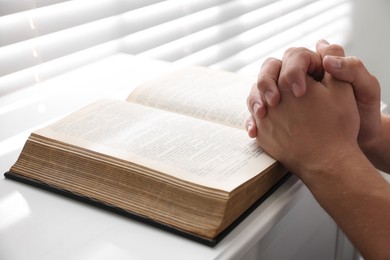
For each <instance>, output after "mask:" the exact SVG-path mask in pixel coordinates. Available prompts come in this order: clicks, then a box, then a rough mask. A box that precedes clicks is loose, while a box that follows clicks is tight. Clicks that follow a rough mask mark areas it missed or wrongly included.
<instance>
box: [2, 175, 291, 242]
mask: <svg viewBox="0 0 390 260" xmlns="http://www.w3.org/2000/svg"><path fill="white" fill-rule="evenodd" d="M4 176H5V177H6V178H9V179H12V180H16V181H19V182H22V183H26V184H29V185H32V186H35V187H38V188H41V189H44V190H47V191H50V192H54V193H57V194H60V195H63V196H66V197H68V198H72V199H76V200H78V201H81V202H83V203H88V204H90V205H93V206H96V207H98V208H101V209H104V210H109V211H111V212H114V213H117V214H119V215H122V216H125V217H130V218H131V219H134V220H136V221H140V222H142V223H146V224H149V225H152V226H154V227H157V228H160V229H162V230H166V231H169V232H172V233H174V234H177V235H180V236H182V237H185V238H188V239H191V240H193V241H196V242H199V243H201V244H204V245H207V246H210V247H213V246H215V245H217V244H218V242H220V241H221V240H222V239H223V238H224V237H225V236H227V235H228V234H229V233H230V232H231V231H232V230H233V229H234V228H235V227H236V226H237V225H238V224H240V223H241V222H242V221H243V220H244V219H245V217H247V216H248V215H249V214H250V213H251V212H253V210H255V209H256V208H257V207H258V206H259V205H260V204H261V203H262V202H263V201H264V200H265V199H266V198H267V197H269V196H270V195H271V194H272V193H273V192H274V191H275V190H276V189H277V188H278V187H279V186H280V185H281V184H282V183H284V182H285V181H286V179H287V178H288V177H289V176H291V173H288V174H286V175H285V176H284V177H283V178H282V179H281V180H280V181H278V182H277V183H276V184H275V185H274V186H273V187H272V188H271V189H270V190H269V191H267V192H266V193H265V194H264V195H263V196H262V197H261V198H260V199H258V200H257V201H256V202H255V203H254V204H253V205H252V206H251V207H250V208H248V209H247V210H246V211H245V212H244V213H243V214H242V215H241V216H240V217H239V218H238V219H236V220H235V221H234V222H233V223H232V224H231V225H230V226H229V227H228V228H226V229H225V230H224V231H223V232H221V233H220V234H219V235H218V236H217V237H215V238H214V239H209V238H206V237H201V236H198V235H197V234H193V233H189V232H186V231H184V230H181V229H177V228H175V227H173V226H169V225H166V224H164V223H161V222H157V221H155V220H153V219H149V218H145V217H143V216H139V215H136V214H134V213H132V212H129V211H126V210H124V209H121V208H118V207H116V206H114V205H109V204H107V203H104V202H102V201H99V200H96V199H93V198H90V197H86V196H83V195H81V194H76V193H73V192H70V191H68V190H64V189H61V188H58V187H55V186H52V185H48V184H46V183H44V182H41V181H36V180H33V179H30V178H26V177H23V176H21V175H18V174H14V173H13V172H11V171H8V172H6V173H5V174H4Z"/></svg>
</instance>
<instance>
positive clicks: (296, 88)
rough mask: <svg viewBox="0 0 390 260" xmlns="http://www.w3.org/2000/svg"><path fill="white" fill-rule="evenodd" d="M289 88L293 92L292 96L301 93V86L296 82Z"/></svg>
mask: <svg viewBox="0 0 390 260" xmlns="http://www.w3.org/2000/svg"><path fill="white" fill-rule="evenodd" d="M291 88H292V92H293V93H294V96H296V97H300V96H302V95H303V93H302V88H301V87H300V86H299V85H298V83H293V84H292V86H291Z"/></svg>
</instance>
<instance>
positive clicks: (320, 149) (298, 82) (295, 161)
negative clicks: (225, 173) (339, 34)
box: [247, 41, 390, 259]
mask: <svg viewBox="0 0 390 260" xmlns="http://www.w3.org/2000/svg"><path fill="white" fill-rule="evenodd" d="M338 79H341V80H338ZM267 93H268V94H267ZM379 106H380V95H379V83H378V81H377V80H376V79H375V77H373V76H372V75H371V74H369V73H368V71H367V70H366V69H365V67H364V66H363V64H362V63H361V62H360V61H359V60H358V59H356V58H354V57H344V51H343V49H342V48H341V47H340V46H337V45H329V44H328V43H327V42H324V41H320V42H319V43H318V44H317V52H311V51H309V50H307V49H303V48H294V49H289V50H288V51H287V52H286V53H285V55H284V57H283V59H282V61H280V60H276V59H269V60H267V61H266V62H265V63H264V65H263V67H262V69H261V70H260V73H259V78H258V82H257V84H255V85H254V87H253V88H252V91H251V93H250V95H249V97H248V107H249V110H250V111H251V114H252V118H250V119H249V120H248V124H247V129H248V133H249V135H250V136H251V137H256V140H257V143H258V145H259V146H261V147H262V148H263V149H264V150H265V151H266V152H267V153H269V154H270V155H271V156H273V157H274V158H275V159H277V160H278V161H280V162H281V163H282V164H283V165H284V166H286V167H287V168H288V169H289V170H291V171H292V172H293V173H294V174H296V175H297V176H298V177H299V178H300V179H301V180H302V181H303V182H304V183H305V185H306V186H307V187H308V188H309V189H310V191H311V192H312V193H313V195H314V197H315V198H316V199H317V201H318V202H319V204H320V205H321V206H322V207H323V208H324V209H325V210H326V211H327V212H328V213H329V215H330V216H331V217H332V218H333V219H334V220H335V221H336V222H337V224H338V225H339V226H340V227H341V229H343V231H344V232H345V233H346V234H347V236H348V237H349V238H350V240H351V242H352V243H353V244H354V245H355V246H356V247H357V249H358V250H359V251H360V253H361V254H362V255H363V256H364V257H365V258H366V259H390V247H389V246H388V242H389V241H390V221H388V220H389V218H390V185H389V184H388V183H387V182H386V181H385V180H384V178H383V177H382V176H381V175H380V174H379V173H378V171H377V170H376V168H375V166H376V167H377V168H381V169H389V165H388V163H387V162H390V160H388V159H390V156H389V154H390V153H389V151H390V134H389V133H390V132H389V131H390V120H389V119H388V118H387V117H386V116H384V115H381V114H380V110H379ZM386 133H387V134H386Z"/></svg>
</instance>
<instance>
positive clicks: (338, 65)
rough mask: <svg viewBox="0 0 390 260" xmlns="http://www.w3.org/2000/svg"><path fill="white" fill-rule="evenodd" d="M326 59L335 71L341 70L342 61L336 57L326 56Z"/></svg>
mask: <svg viewBox="0 0 390 260" xmlns="http://www.w3.org/2000/svg"><path fill="white" fill-rule="evenodd" d="M325 59H326V60H327V62H328V63H329V65H330V66H332V68H334V69H341V59H340V58H339V57H336V56H326V57H325Z"/></svg>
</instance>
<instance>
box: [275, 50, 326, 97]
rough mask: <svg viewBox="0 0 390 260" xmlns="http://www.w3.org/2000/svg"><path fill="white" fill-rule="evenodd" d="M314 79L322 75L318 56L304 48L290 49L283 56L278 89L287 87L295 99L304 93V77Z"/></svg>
mask: <svg viewBox="0 0 390 260" xmlns="http://www.w3.org/2000/svg"><path fill="white" fill-rule="evenodd" d="M307 74H309V75H311V76H312V77H314V78H316V79H317V78H318V77H321V76H322V74H323V69H322V60H321V57H320V55H318V54H317V53H316V52H313V51H311V50H309V49H306V48H290V49H288V50H287V51H286V52H285V54H284V56H283V67H282V69H281V72H280V77H279V82H278V83H279V88H285V87H288V88H289V89H291V90H292V92H293V93H294V95H295V96H296V97H301V96H303V95H304V94H305V93H306V75H307Z"/></svg>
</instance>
